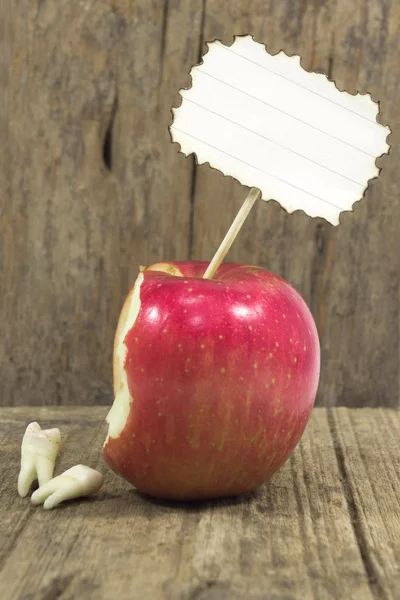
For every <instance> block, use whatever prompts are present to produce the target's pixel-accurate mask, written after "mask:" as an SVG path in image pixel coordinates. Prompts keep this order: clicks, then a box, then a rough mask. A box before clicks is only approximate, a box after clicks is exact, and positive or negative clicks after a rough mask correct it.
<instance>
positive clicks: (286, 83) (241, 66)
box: [170, 35, 390, 225]
mask: <svg viewBox="0 0 400 600" xmlns="http://www.w3.org/2000/svg"><path fill="white" fill-rule="evenodd" d="M208 48H209V51H208V53H207V54H206V55H205V56H204V57H203V62H202V63H201V64H200V65H198V66H195V67H193V68H192V70H191V76H192V87H191V88H190V89H188V90H186V89H184V90H181V91H180V94H181V96H182V104H181V106H180V107H178V108H174V109H173V114H174V120H173V123H172V125H171V126H170V132H171V137H172V141H173V142H177V143H179V144H180V146H181V152H183V153H184V154H185V155H189V154H191V153H194V154H195V155H196V157H197V162H198V163H199V164H203V163H207V162H208V163H209V164H210V166H211V167H213V168H215V169H218V170H219V171H221V172H222V173H223V174H224V175H229V176H231V177H234V178H235V179H237V180H238V181H240V182H241V183H242V184H243V185H246V186H249V187H256V188H259V189H260V191H261V194H262V198H263V200H271V199H273V200H276V201H278V202H279V203H280V205H281V206H282V207H283V208H284V209H285V210H287V211H288V212H289V213H292V212H293V211H295V210H303V211H304V212H305V213H306V214H307V215H309V216H312V217H322V218H324V219H326V220H327V221H329V222H330V223H332V225H338V224H339V215H340V212H341V211H346V210H351V209H352V205H353V204H354V202H357V201H358V200H360V199H361V198H362V197H363V195H364V192H365V189H366V187H367V185H368V181H369V180H370V179H372V178H374V177H377V176H378V175H379V169H378V168H377V167H376V165H375V161H376V158H377V157H379V156H381V155H382V154H385V153H387V152H388V151H389V144H388V143H387V141H386V138H387V136H388V135H389V134H390V129H389V127H387V126H383V125H381V124H379V123H378V122H377V115H378V112H379V106H378V104H377V103H376V102H374V101H373V100H372V99H371V96H370V95H369V94H365V95H361V94H357V95H356V96H352V95H350V94H348V93H347V92H340V91H339V90H338V89H337V88H336V86H335V84H334V83H332V82H330V81H329V80H328V79H327V77H326V76H325V75H322V74H319V73H309V72H307V71H305V70H304V69H303V68H302V67H301V65H300V58H299V57H298V56H293V57H289V56H287V55H286V54H284V53H283V52H280V53H279V54H277V55H275V56H272V55H270V54H269V53H268V52H267V51H266V48H265V46H264V45H263V44H259V43H257V42H255V41H254V40H253V38H252V36H250V35H249V36H238V37H235V41H234V43H233V44H232V46H225V45H223V44H222V43H221V42H220V41H215V42H212V43H209V44H208Z"/></svg>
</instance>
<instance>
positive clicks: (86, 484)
mask: <svg viewBox="0 0 400 600" xmlns="http://www.w3.org/2000/svg"><path fill="white" fill-rule="evenodd" d="M103 481H104V478H103V475H102V474H101V473H99V472H98V471H96V470H95V469H91V468H90V467H86V466H85V465H75V467H72V468H71V469H68V470H67V471H65V472H64V473H62V475H58V477H55V478H54V479H52V480H51V481H48V482H47V483H45V484H44V485H42V486H41V487H40V488H39V489H38V490H36V492H34V493H33V494H32V498H31V501H32V503H33V504H43V503H44V505H43V508H45V509H46V510H48V509H51V508H54V507H55V506H57V505H58V504H61V502H64V500H73V499H75V498H80V497H82V496H90V495H92V494H94V493H96V492H97V491H98V490H99V489H100V488H101V486H102V485H103Z"/></svg>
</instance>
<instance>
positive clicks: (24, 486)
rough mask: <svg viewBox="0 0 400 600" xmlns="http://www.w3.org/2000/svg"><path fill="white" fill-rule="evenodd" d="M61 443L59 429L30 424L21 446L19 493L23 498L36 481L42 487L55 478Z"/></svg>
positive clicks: (34, 423)
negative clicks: (55, 465) (54, 473)
mask: <svg viewBox="0 0 400 600" xmlns="http://www.w3.org/2000/svg"><path fill="white" fill-rule="evenodd" d="M60 441H61V433H60V430H59V429H56V428H54V429H41V427H40V425H39V423H36V421H34V422H33V423H29V425H28V427H27V428H26V431H25V434H24V437H23V439H22V444H21V469H20V473H19V476H18V493H19V495H20V496H21V498H25V496H26V495H27V494H28V492H29V489H30V487H31V485H32V483H33V482H34V481H35V480H36V479H38V481H39V486H42V485H43V484H45V483H47V482H48V481H49V480H50V479H51V478H52V477H53V471H54V464H55V461H56V457H57V454H58V451H59V449H60Z"/></svg>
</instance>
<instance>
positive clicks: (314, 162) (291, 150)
mask: <svg viewBox="0 0 400 600" xmlns="http://www.w3.org/2000/svg"><path fill="white" fill-rule="evenodd" d="M183 98H184V99H185V100H186V101H187V102H190V103H191V104H194V105H196V106H198V107H199V108H202V109H203V110H206V111H207V112H209V113H212V114H213V115H216V116H217V117H220V118H221V119H224V120H225V121H228V122H229V123H232V124H233V125H236V126H237V127H241V128H242V129H245V130H246V131H248V132H249V133H253V134H254V135H257V136H258V137H260V138H262V139H264V140H267V141H268V142H271V143H272V144H275V145H276V146H279V147H280V148H283V149H284V150H287V151H288V152H292V153H293V154H296V156H300V157H301V158H304V160H307V161H309V162H311V163H313V164H314V165H317V166H318V167H321V169H326V170H327V171H330V172H331V173H333V174H334V175H337V176H338V177H342V178H343V179H346V180H347V181H350V182H351V183H354V184H355V185H358V186H360V187H361V188H363V189H364V188H365V185H364V184H362V183H360V182H359V181H355V180H354V179H351V178H350V177H347V176H346V175H343V173H338V172H337V171H335V170H334V169H330V168H329V167H326V166H325V165H322V164H321V163H319V162H317V161H316V160H313V159H312V158H309V157H308V156H305V155H304V154H300V152H296V150H293V149H292V148H288V147H287V146H284V145H283V144H280V143H279V142H276V141H275V140H272V139H271V138H268V137H267V136H265V135H262V134H261V133H258V132H257V131H254V130H253V129H250V128H248V127H246V126H245V125H242V124H241V123H237V122H236V121H232V119H229V118H228V117H225V116H224V115H220V114H219V113H217V112H215V111H214V110H211V108H207V107H206V106H203V105H202V104H198V102H195V101H194V100H190V99H189V98H187V97H186V96H184V97H183ZM186 135H188V134H186Z"/></svg>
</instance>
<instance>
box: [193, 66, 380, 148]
mask: <svg viewBox="0 0 400 600" xmlns="http://www.w3.org/2000/svg"><path fill="white" fill-rule="evenodd" d="M193 69H194V70H196V71H198V72H199V73H202V74H203V75H207V77H211V79H214V80H215V81H218V82H219V83H222V84H223V85H226V86H228V87H230V88H231V89H233V90H236V91H237V92H239V93H241V94H245V95H246V96H248V97H249V98H252V99H253V100H256V101H257V102H260V103H261V104H264V105H265V106H269V107H270V108H272V109H274V110H276V111H278V112H280V113H282V114H284V115H286V116H287V117H289V118H291V119H294V120H295V121H299V122H300V123H303V125H306V126H307V127H311V128H312V129H315V130H316V131H319V132H320V133H322V134H324V135H326V136H328V137H330V138H332V139H334V140H336V141H337V142H340V143H342V144H344V145H345V146H348V147H349V148H353V149H354V150H357V151H358V152H362V153H363V154H366V155H367V156H370V157H371V158H375V156H374V155H373V154H370V153H369V152H366V151H365V150H362V149H361V148H358V147H357V146H353V144H350V143H349V142H346V141H345V140H342V139H341V138H338V137H336V136H334V135H332V134H331V133H328V132H327V131H324V130H323V129H319V127H316V126H315V125H312V124H311V123H307V121H303V120H302V119H300V118H299V117H295V116H294V115H291V114H289V113H287V112H285V111H284V110H282V109H281V108H278V107H277V106H274V105H273V104H269V103H268V102H265V100H261V99H260V98H257V96H253V95H252V94H249V93H248V92H245V91H244V90H241V89H240V88H237V87H235V86H234V85H231V84H230V83H227V82H226V81H223V80H222V79H219V78H218V77H215V76H214V75H211V74H210V73H207V71H204V69H200V68H199V67H193Z"/></svg>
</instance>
